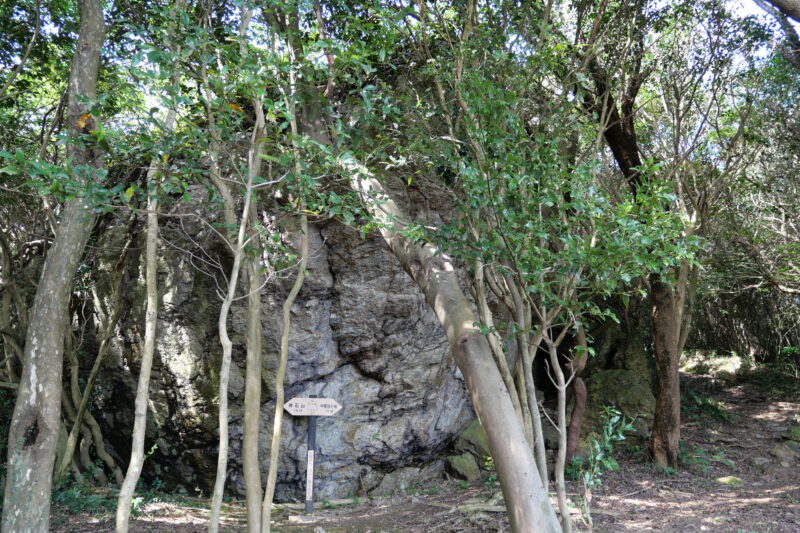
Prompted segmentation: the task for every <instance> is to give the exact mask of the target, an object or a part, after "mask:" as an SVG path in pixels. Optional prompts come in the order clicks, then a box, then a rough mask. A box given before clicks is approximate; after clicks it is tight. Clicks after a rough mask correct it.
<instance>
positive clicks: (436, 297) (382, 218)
mask: <svg viewBox="0 0 800 533" xmlns="http://www.w3.org/2000/svg"><path fill="white" fill-rule="evenodd" d="M343 166H344V167H345V169H346V170H347V171H348V172H350V174H351V176H352V178H351V186H352V188H353V189H354V190H356V191H357V192H359V193H360V194H361V195H362V198H363V201H364V205H365V206H366V207H367V209H369V211H370V213H371V214H372V216H373V217H374V218H375V219H376V220H378V221H379V222H381V224H382V227H381V234H382V235H383V238H384V239H385V240H386V243H387V244H388V245H389V249H390V250H391V251H392V253H393V254H394V255H395V257H397V259H398V260H399V261H400V264H401V265H402V266H403V268H404V269H405V270H406V272H407V273H408V274H409V275H410V276H411V277H412V278H413V279H414V281H415V282H416V283H417V285H419V287H420V289H421V290H422V292H423V294H424V295H425V299H426V301H427V302H428V305H430V306H431V308H432V309H433V310H434V312H435V313H436V316H437V317H438V319H439V322H440V323H441V324H442V327H443V328H444V330H445V333H446V334H447V338H448V340H449V341H450V346H451V347H452V350H453V354H454V356H455V359H456V363H457V364H458V367H459V369H460V370H461V373H462V374H463V376H464V379H465V381H466V384H467V388H468V389H469V392H470V395H471V397H472V405H473V407H474V408H475V412H476V414H477V415H478V419H479V420H480V422H481V424H482V425H483V427H484V429H485V430H486V435H487V437H488V439H489V448H490V450H491V452H492V457H493V459H494V463H495V465H496V467H497V473H498V477H499V479H500V486H501V488H502V491H503V497H504V499H505V502H506V507H507V509H508V518H509V521H510V523H511V530H512V531H514V532H516V533H531V532H536V533H556V532H560V531H561V527H560V525H559V522H558V518H557V517H556V513H555V511H554V509H553V507H552V506H551V505H550V500H549V498H548V495H547V491H546V490H545V488H544V486H543V485H542V481H541V478H540V476H539V472H538V470H537V468H536V463H535V462H534V459H533V454H532V453H531V448H530V445H529V444H528V442H527V440H526V439H525V435H524V433H523V430H522V427H521V425H520V423H519V418H518V417H517V414H516V413H515V411H514V405H513V404H512V403H511V397H510V395H509V391H508V390H507V389H506V386H505V384H504V383H503V379H502V377H501V376H500V372H499V371H498V369H497V365H496V364H495V362H494V359H493V357H492V351H491V348H490V346H489V342H488V340H487V339H486V336H484V335H481V334H480V330H479V329H478V328H477V327H476V325H475V324H476V322H477V320H476V318H475V315H474V314H473V312H472V308H471V306H470V303H469V301H468V300H467V299H466V297H465V296H464V293H463V291H462V290H461V287H460V285H459V282H458V277H457V275H456V271H455V267H454V266H453V263H452V262H451V260H450V258H449V257H448V256H447V255H445V254H442V253H440V251H439V250H438V249H437V248H436V247H435V246H433V245H432V244H430V243H425V244H415V243H413V242H410V241H409V240H408V239H406V238H405V237H404V236H403V235H402V234H401V233H399V231H401V230H402V228H403V227H404V222H403V221H404V220H405V217H404V214H403V213H402V211H401V209H400V208H399V206H398V205H397V204H396V203H395V202H394V201H392V199H391V197H390V196H389V194H388V193H387V191H386V189H385V188H384V187H383V185H382V184H381V183H380V182H379V181H378V180H377V179H375V178H374V177H372V176H371V175H370V174H369V171H367V169H365V168H364V167H362V166H360V165H357V164H354V162H352V161H343Z"/></svg>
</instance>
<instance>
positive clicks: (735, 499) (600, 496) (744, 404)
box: [51, 375, 800, 533]
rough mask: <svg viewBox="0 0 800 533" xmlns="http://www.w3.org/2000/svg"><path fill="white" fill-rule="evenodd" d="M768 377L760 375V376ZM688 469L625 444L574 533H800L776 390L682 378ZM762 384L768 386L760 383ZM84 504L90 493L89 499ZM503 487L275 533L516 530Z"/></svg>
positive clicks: (139, 523) (174, 510)
mask: <svg viewBox="0 0 800 533" xmlns="http://www.w3.org/2000/svg"><path fill="white" fill-rule="evenodd" d="M762 377H763V376H762ZM682 379H683V385H684V393H683V396H684V401H683V428H682V454H681V459H682V461H683V466H682V468H681V469H679V470H677V471H670V470H668V471H663V470H659V469H657V468H655V467H654V466H653V465H652V463H649V462H648V461H647V458H646V457H645V453H644V451H643V448H642V447H641V446H638V445H635V444H633V443H629V444H626V442H622V443H620V444H621V445H618V446H617V448H616V449H615V457H616V458H617V460H618V462H619V465H620V468H619V469H618V470H616V471H606V472H604V473H603V476H602V485H601V486H599V487H596V488H595V489H594V491H593V494H592V496H591V505H590V513H589V514H590V516H591V522H593V526H590V525H589V522H590V519H589V518H588V516H587V513H586V510H585V506H584V505H582V502H585V495H584V494H583V492H582V491H581V490H580V487H579V485H578V483H577V482H570V484H569V487H568V490H569V492H570V498H571V500H572V501H573V502H574V504H575V507H574V509H573V519H574V522H575V524H576V525H575V529H576V531H578V532H588V531H595V532H598V533H634V532H636V533H639V532H646V531H663V532H674V533H695V532H718V533H797V532H798V531H800V460H798V458H797V457H794V458H791V457H790V458H784V459H780V458H778V457H776V456H774V455H773V454H771V453H770V452H771V450H773V449H774V448H775V447H776V446H778V445H780V444H781V442H782V440H783V439H782V434H783V433H784V432H785V431H786V430H787V429H788V427H789V426H791V425H793V424H797V423H800V398H798V395H797V394H796V391H795V393H794V394H782V395H780V396H781V397H776V395H775V393H774V392H772V391H770V392H765V391H768V390H769V389H770V388H771V384H770V383H769V382H766V383H765V382H764V380H763V379H762V381H761V382H760V383H753V382H741V381H739V382H733V383H731V382H729V383H726V384H724V385H723V386H720V382H719V381H718V380H716V379H713V378H711V377H709V376H691V375H683V376H682ZM759 385H761V386H759ZM84 497H85V496H84ZM499 498H500V497H499V493H498V489H497V488H494V487H490V486H486V484H485V483H478V484H473V485H468V484H466V483H465V482H456V481H444V480H440V481H434V480H432V481H431V483H430V484H428V485H423V486H415V487H412V488H409V489H408V490H406V491H404V492H402V493H399V494H394V495H387V496H383V497H376V498H354V499H352V500H347V501H337V502H335V504H334V502H330V503H325V502H323V504H322V505H318V506H317V507H318V508H317V509H315V512H314V515H313V516H312V517H304V516H303V515H302V510H301V509H300V507H299V506H295V507H292V508H286V507H283V508H282V510H281V511H280V512H278V513H276V514H275V515H274V516H273V518H274V522H273V523H274V524H275V526H274V527H273V531H276V532H278V533H289V532H293V533H334V532H337V533H338V532H353V533H355V532H362V533H383V532H385V533H390V532H391V533H394V532H403V533H428V532H442V533H455V532H466V533H487V532H492V531H498V532H502V531H508V522H507V520H506V518H505V513H504V512H503V510H502V500H499ZM207 508H208V502H207V501H206V500H199V499H185V498H184V499H180V498H170V497H164V498H152V499H151V500H150V501H148V502H146V503H144V504H143V505H142V508H141V509H140V511H139V513H138V516H137V517H136V518H135V519H133V520H132V523H131V532H132V533H138V532H153V533H161V532H164V533H167V532H168V533H195V532H197V533H200V532H204V531H206V523H207V519H208V510H207ZM113 524H114V521H113V515H112V514H111V512H110V511H105V512H100V511H94V512H80V513H76V514H72V513H71V512H70V511H69V510H68V509H67V507H65V506H64V505H63V504H55V506H54V513H53V520H52V527H51V531H52V532H59V533H78V532H86V533H89V532H100V531H113V529H114V527H113ZM243 524H244V509H243V506H242V504H241V503H235V502H234V503H226V504H225V508H224V510H223V523H222V527H221V530H222V531H230V532H239V531H245V528H244V525H243Z"/></svg>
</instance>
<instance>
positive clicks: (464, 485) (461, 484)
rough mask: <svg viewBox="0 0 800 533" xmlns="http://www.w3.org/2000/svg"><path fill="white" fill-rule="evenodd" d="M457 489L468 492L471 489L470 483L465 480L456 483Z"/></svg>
mask: <svg viewBox="0 0 800 533" xmlns="http://www.w3.org/2000/svg"><path fill="white" fill-rule="evenodd" d="M456 487H458V488H459V489H461V490H466V489H468V488H469V481H464V480H463V479H462V480H461V481H456Z"/></svg>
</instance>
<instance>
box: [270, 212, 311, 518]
mask: <svg viewBox="0 0 800 533" xmlns="http://www.w3.org/2000/svg"><path fill="white" fill-rule="evenodd" d="M300 232H301V234H302V235H301V241H300V265H299V266H298V267H297V278H295V280H294V284H293V285H292V288H291V290H290V291H289V294H288V295H287V296H286V300H284V302H283V327H282V329H281V355H280V361H279V363H278V372H277V373H276V375H275V419H274V420H273V426H272V445H271V446H270V454H269V472H268V473H267V490H266V492H265V493H264V502H263V505H262V509H261V533H269V532H270V530H271V527H272V523H271V517H272V499H273V497H274V496H275V482H276V480H277V477H278V460H279V458H280V451H281V422H282V421H283V402H284V383H283V382H284V380H285V379H286V368H287V366H288V362H289V334H290V333H291V325H292V322H291V318H292V313H291V312H292V306H293V305H294V301H295V299H296V298H297V293H299V292H300V288H301V287H302V286H303V281H304V280H305V277H306V266H307V265H308V218H307V217H306V216H305V215H303V216H302V217H301V218H300Z"/></svg>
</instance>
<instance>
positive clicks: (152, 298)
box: [116, 168, 158, 533]
mask: <svg viewBox="0 0 800 533" xmlns="http://www.w3.org/2000/svg"><path fill="white" fill-rule="evenodd" d="M154 174H155V173H154V172H153V169H152V168H151V172H148V179H147V188H148V198H147V245H146V251H145V286H146V292H147V308H146V310H145V319H144V321H145V326H144V328H145V329H144V348H143V349H142V361H141V366H140V369H139V382H138V384H137V387H136V400H135V401H134V419H133V434H132V435H131V441H132V442H131V458H130V462H129V463H128V470H127V472H126V473H125V480H124V481H123V482H122V486H121V487H120V489H119V497H118V499H117V519H116V530H117V533H126V532H127V531H128V523H129V521H130V517H131V501H132V500H133V493H134V491H135V490H136V484H137V483H138V482H139V476H140V475H141V473H142V466H143V465H144V437H145V431H146V429H147V400H148V397H149V395H150V370H151V369H152V366H153V352H155V345H156V325H157V319H158V278H157V273H158V272H157V268H156V267H157V260H158V256H157V254H158V197H157V196H156V195H157V192H156V190H155V189H157V185H156V184H155V183H154V178H155V175H154Z"/></svg>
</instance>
